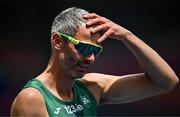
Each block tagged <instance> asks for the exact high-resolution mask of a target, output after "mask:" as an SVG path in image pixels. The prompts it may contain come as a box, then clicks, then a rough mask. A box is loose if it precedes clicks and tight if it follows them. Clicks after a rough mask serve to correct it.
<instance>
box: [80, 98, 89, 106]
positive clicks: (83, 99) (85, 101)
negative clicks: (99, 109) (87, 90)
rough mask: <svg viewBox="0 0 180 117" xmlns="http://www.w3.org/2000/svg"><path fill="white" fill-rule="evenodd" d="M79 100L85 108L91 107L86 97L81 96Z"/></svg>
mask: <svg viewBox="0 0 180 117" xmlns="http://www.w3.org/2000/svg"><path fill="white" fill-rule="evenodd" d="M80 98H81V102H82V103H83V104H84V106H85V107H87V108H90V107H91V102H90V99H89V97H88V96H87V95H85V96H81V97H80Z"/></svg>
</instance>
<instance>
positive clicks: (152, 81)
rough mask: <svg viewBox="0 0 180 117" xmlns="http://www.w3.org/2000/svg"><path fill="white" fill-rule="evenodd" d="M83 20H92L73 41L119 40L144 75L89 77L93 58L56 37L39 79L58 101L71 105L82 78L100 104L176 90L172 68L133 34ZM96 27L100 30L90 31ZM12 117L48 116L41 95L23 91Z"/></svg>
mask: <svg viewBox="0 0 180 117" xmlns="http://www.w3.org/2000/svg"><path fill="white" fill-rule="evenodd" d="M84 18H88V19H89V18H90V19H92V20H90V21H88V22H87V23H82V26H80V28H79V30H78V31H77V33H76V35H75V36H74V38H76V39H79V40H83V41H88V42H91V43H101V42H103V41H104V40H105V39H109V38H107V37H111V38H112V39H117V40H119V43H120V42H122V43H123V44H125V46H126V47H127V48H128V49H129V50H130V51H131V52H132V53H133V54H134V55H135V56H136V58H137V60H138V61H139V64H140V66H141V68H142V70H143V71H144V73H137V74H129V75H125V76H115V75H107V74H101V73H86V71H87V70H86V68H88V67H89V65H90V64H91V63H93V62H94V61H95V56H94V54H93V53H92V54H91V55H89V56H87V57H84V56H83V55H81V54H80V53H79V52H78V51H77V50H76V49H75V48H74V45H73V44H72V43H67V45H66V47H65V44H64V43H63V39H62V38H61V37H60V36H59V35H57V34H53V35H52V37H51V41H52V45H53V47H54V50H55V51H54V53H53V54H52V56H51V59H50V62H49V64H48V66H47V68H46V70H45V71H44V72H43V73H42V74H40V75H39V76H38V77H37V79H39V80H40V81H41V82H42V83H43V84H44V85H45V86H46V87H47V88H48V89H49V90H50V91H51V92H52V93H53V94H54V95H55V96H56V97H58V98H59V99H61V100H65V101H71V100H72V98H73V92H72V88H73V81H74V79H75V78H76V77H80V76H81V77H82V79H81V81H82V82H83V83H84V84H85V85H86V86H87V87H88V88H89V89H90V91H91V92H92V93H93V95H94V96H95V98H96V101H97V103H98V104H120V103H129V102H134V101H137V100H141V99H145V98H148V97H152V96H155V95H159V94H162V93H165V92H168V91H170V90H172V89H173V88H174V87H176V86H177V84H178V82H179V79H178V78H177V76H176V74H175V73H174V71H173V70H172V69H171V67H170V66H169V65H168V64H167V63H166V62H165V61H164V60H163V59H162V58H161V57H160V56H159V55H158V53H157V52H156V51H154V50H153V49H152V48H151V47H149V46H148V45H147V44H146V43H144V42H143V41H142V40H141V39H139V38H138V37H137V36H135V35H134V34H133V33H132V32H130V31H128V30H127V29H125V28H123V27H121V26H120V25H117V24H115V23H114V22H112V21H110V20H108V19H106V18H104V17H102V16H99V15H97V14H95V13H91V14H87V15H85V16H84ZM93 25H97V27H95V28H89V27H92V26H93ZM116 54H119V55H120V53H118V52H116ZM117 62H118V61H117ZM82 70H83V71H82ZM11 115H15V116H19V115H22V116H48V113H47V110H46V106H45V102H44V99H43V97H42V95H41V93H40V92H39V91H37V90H36V89H33V88H27V89H24V90H22V91H21V92H20V93H19V94H18V96H17V97H16V99H15V101H14V102H13V105H12V108H11Z"/></svg>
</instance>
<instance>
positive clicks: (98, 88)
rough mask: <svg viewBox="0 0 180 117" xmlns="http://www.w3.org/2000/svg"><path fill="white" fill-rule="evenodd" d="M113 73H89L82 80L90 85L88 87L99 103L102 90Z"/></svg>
mask: <svg viewBox="0 0 180 117" xmlns="http://www.w3.org/2000/svg"><path fill="white" fill-rule="evenodd" d="M110 77H111V75H106V74H102V73H88V74H86V75H85V76H84V77H83V78H82V79H81V81H82V82H83V83H84V84H85V85H86V86H87V87H88V89H89V90H90V91H91V92H92V94H93V95H94V96H95V98H96V101H97V103H98V104H99V102H100V99H101V94H102V91H103V90H104V86H105V85H106V83H108V79H109V78H110Z"/></svg>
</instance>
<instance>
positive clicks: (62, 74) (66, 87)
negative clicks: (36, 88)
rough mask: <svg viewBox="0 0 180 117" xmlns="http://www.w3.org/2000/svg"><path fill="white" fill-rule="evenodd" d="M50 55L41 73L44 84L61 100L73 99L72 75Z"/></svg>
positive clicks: (55, 57) (56, 58)
mask: <svg viewBox="0 0 180 117" xmlns="http://www.w3.org/2000/svg"><path fill="white" fill-rule="evenodd" d="M58 59H59V58H58V56H55V54H54V55H52V56H51V59H50V61H49V63H48V66H47V68H46V70H45V71H44V72H43V73H42V78H45V79H44V80H43V81H44V84H45V85H46V86H47V87H48V88H49V89H50V90H51V91H52V93H54V94H55V95H56V96H57V97H59V98H60V99H62V100H72V99H73V91H72V89H73V81H74V80H73V77H72V76H71V75H70V74H68V73H67V71H66V70H65V69H64V68H63V67H62V65H61V63H60V62H59V60H58Z"/></svg>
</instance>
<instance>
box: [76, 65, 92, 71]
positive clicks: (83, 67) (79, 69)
mask: <svg viewBox="0 0 180 117" xmlns="http://www.w3.org/2000/svg"><path fill="white" fill-rule="evenodd" d="M88 68H89V65H88V64H77V69H78V71H80V72H86V71H87V70H88Z"/></svg>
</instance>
